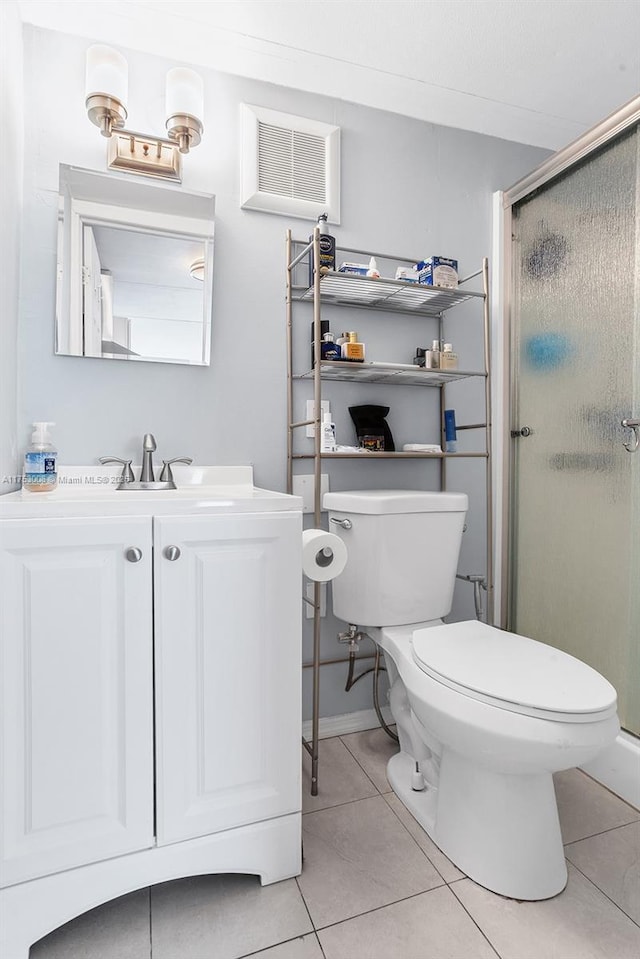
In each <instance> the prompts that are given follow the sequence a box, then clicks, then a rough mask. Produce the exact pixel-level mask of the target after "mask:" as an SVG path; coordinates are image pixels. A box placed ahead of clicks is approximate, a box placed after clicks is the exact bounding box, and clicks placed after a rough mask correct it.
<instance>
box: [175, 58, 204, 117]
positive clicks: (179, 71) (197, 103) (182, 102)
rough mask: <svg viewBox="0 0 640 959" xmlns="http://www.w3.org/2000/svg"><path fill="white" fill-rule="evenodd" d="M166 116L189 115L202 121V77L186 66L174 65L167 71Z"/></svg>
mask: <svg viewBox="0 0 640 959" xmlns="http://www.w3.org/2000/svg"><path fill="white" fill-rule="evenodd" d="M166 97H167V98H166V108H167V118H169V117H175V116H189V117H194V118H195V119H196V120H199V121H200V122H202V117H203V115H204V84H203V82H202V77H201V76H200V75H199V74H197V73H195V72H194V71H193V70H189V69H187V67H174V68H173V69H172V70H169V72H168V73H167V95H166Z"/></svg>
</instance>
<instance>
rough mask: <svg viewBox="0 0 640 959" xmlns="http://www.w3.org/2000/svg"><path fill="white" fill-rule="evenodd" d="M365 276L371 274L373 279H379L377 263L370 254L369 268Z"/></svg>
mask: <svg viewBox="0 0 640 959" xmlns="http://www.w3.org/2000/svg"><path fill="white" fill-rule="evenodd" d="M367 276H372V277H374V279H376V280H379V279H380V274H379V273H378V264H377V263H376V258H375V256H372V257H371V259H370V260H369V269H368V270H367Z"/></svg>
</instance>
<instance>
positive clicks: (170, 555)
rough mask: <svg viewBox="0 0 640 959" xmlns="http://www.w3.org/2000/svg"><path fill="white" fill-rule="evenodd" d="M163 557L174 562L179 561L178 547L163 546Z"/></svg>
mask: <svg viewBox="0 0 640 959" xmlns="http://www.w3.org/2000/svg"><path fill="white" fill-rule="evenodd" d="M164 557H165V559H168V560H170V562H172V563H173V562H174V561H175V560H176V559H180V547H179V546H165V548H164Z"/></svg>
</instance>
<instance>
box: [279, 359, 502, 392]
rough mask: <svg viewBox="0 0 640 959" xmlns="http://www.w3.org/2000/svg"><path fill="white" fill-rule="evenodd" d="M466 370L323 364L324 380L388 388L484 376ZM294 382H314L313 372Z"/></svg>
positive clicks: (333, 362)
mask: <svg viewBox="0 0 640 959" xmlns="http://www.w3.org/2000/svg"><path fill="white" fill-rule="evenodd" d="M485 375H486V374H485V373H475V372H470V371H466V370H427V369H425V368H424V367H422V366H412V365H410V364H408V363H374V362H371V363H351V362H344V361H341V360H330V361H329V360H328V361H326V362H324V363H321V364H320V376H321V377H322V379H323V380H334V381H335V380H341V381H342V382H345V383H379V384H382V385H388V386H442V385H443V384H445V383H453V382H455V381H456V380H465V379H468V378H469V377H470V376H485ZM293 379H295V380H310V379H313V370H309V371H308V372H306V373H299V374H298V375H296V376H294V377H293Z"/></svg>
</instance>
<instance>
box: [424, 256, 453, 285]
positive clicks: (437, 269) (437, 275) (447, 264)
mask: <svg viewBox="0 0 640 959" xmlns="http://www.w3.org/2000/svg"><path fill="white" fill-rule="evenodd" d="M415 269H416V270H417V272H418V283H423V284H425V285H426V286H441V287H445V288H446V289H449V290H455V288H456V287H457V285H458V261H457V260H452V259H451V257H448V256H430V257H429V258H428V259H426V260H418V262H417V263H416V265H415Z"/></svg>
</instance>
